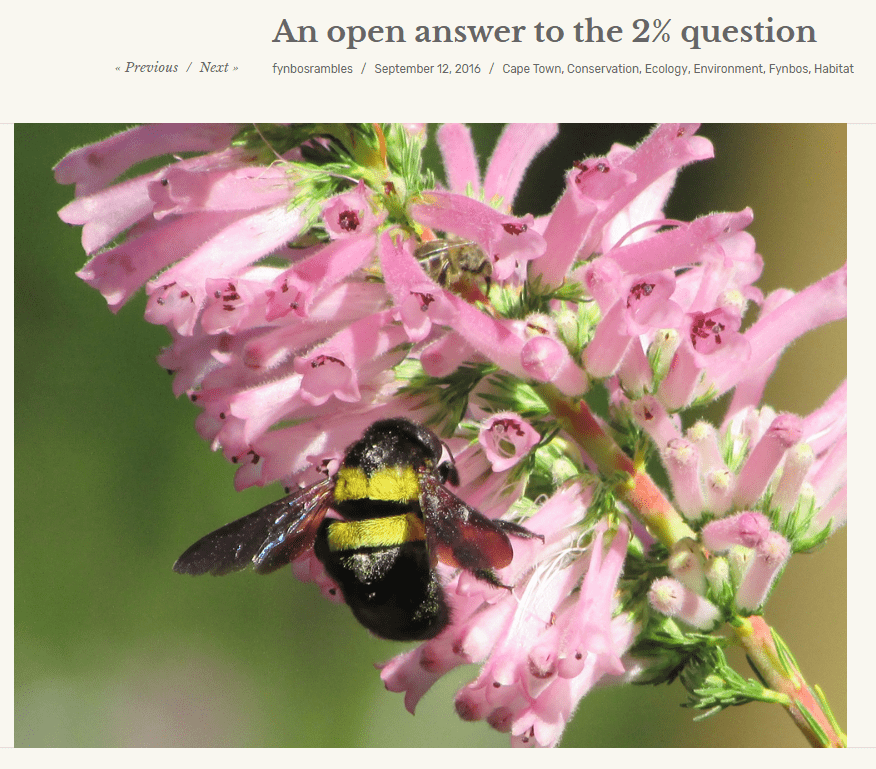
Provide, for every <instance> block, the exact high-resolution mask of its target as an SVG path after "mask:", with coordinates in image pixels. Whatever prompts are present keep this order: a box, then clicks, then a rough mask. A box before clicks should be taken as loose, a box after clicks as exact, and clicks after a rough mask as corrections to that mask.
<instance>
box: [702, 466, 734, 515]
mask: <svg viewBox="0 0 876 769" xmlns="http://www.w3.org/2000/svg"><path fill="white" fill-rule="evenodd" d="M705 480H706V482H705V506H706V510H707V511H709V512H711V513H714V514H715V515H725V514H726V513H727V512H728V511H729V510H730V508H731V507H732V506H733V494H734V493H735V492H736V476H735V475H733V473H731V472H730V471H729V470H727V469H721V468H719V469H716V470H710V471H708V472H707V473H706V476H705Z"/></svg>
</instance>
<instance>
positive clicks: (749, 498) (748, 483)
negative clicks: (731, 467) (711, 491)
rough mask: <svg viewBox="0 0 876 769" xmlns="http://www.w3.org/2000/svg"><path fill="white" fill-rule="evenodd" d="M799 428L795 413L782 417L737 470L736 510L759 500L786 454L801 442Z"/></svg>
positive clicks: (800, 425)
mask: <svg viewBox="0 0 876 769" xmlns="http://www.w3.org/2000/svg"><path fill="white" fill-rule="evenodd" d="M802 427H803V423H802V420H801V419H800V417H798V416H796V415H794V414H782V415H781V416H778V417H776V418H775V420H773V423H772V424H771V425H770V427H769V429H768V430H767V431H766V433H764V435H763V437H762V438H761V439H760V440H759V441H758V443H757V445H756V446H755V447H754V448H753V449H752V450H751V452H750V453H749V455H748V459H746V461H745V464H744V465H743V466H742V469H741V470H740V471H739V482H738V484H737V487H736V498H735V503H736V506H737V507H750V506H751V505H753V504H754V503H755V502H756V501H757V500H758V499H759V498H760V496H761V494H763V493H764V491H765V490H766V487H767V484H768V483H769V481H770V478H772V476H773V473H774V472H775V471H776V468H777V467H778V466H779V462H781V460H782V458H783V457H784V456H785V452H786V451H787V450H788V449H789V448H790V447H791V446H793V445H794V444H795V443H797V442H798V441H799V440H800V436H801V434H802Z"/></svg>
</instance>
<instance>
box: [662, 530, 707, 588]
mask: <svg viewBox="0 0 876 769" xmlns="http://www.w3.org/2000/svg"><path fill="white" fill-rule="evenodd" d="M667 567H668V568H669V573H670V574H671V575H672V576H673V577H675V578H676V579H677V580H678V581H679V582H681V583H682V584H683V585H684V586H685V587H687V588H688V589H689V590H693V592H694V593H699V594H700V595H704V594H705V592H706V588H707V581H706V570H705V564H704V562H703V555H702V551H701V549H700V548H699V547H698V546H697V545H696V543H695V542H694V541H693V540H690V539H683V540H681V541H680V542H679V543H678V544H677V545H676V546H675V547H674V548H672V553H671V554H670V557H669V561H668V563H667Z"/></svg>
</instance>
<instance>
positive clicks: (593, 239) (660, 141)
mask: <svg viewBox="0 0 876 769" xmlns="http://www.w3.org/2000/svg"><path fill="white" fill-rule="evenodd" d="M698 127H699V126H698V125H694V124H671V125H669V124H668V125H663V126H660V127H659V128H658V129H656V130H655V131H654V132H653V133H652V134H651V135H650V136H649V137H648V138H647V139H645V141H643V142H642V143H641V144H640V145H639V146H638V147H637V148H636V149H635V150H629V149H627V148H622V147H617V146H616V147H615V148H613V149H612V152H611V153H609V155H608V156H607V157H606V158H596V159H594V160H589V161H587V162H586V163H582V164H580V166H579V168H578V171H577V172H572V173H571V174H570V175H569V181H568V184H567V188H566V193H565V195H564V196H563V198H562V199H561V202H560V206H562V214H563V218H564V219H566V220H567V221H574V223H575V226H576V227H575V230H574V231H575V232H576V233H580V232H581V231H582V230H584V234H583V235H578V236H577V237H576V238H575V240H576V241H577V243H576V244H575V246H574V248H573V247H567V248H558V249H553V248H552V249H551V251H550V252H548V254H547V258H544V259H542V260H540V261H539V262H537V263H536V264H535V265H533V268H532V269H531V270H530V276H531V277H533V278H534V277H540V278H541V279H542V281H543V282H544V283H545V284H547V285H550V286H556V285H559V284H560V283H562V281H563V278H564V276H565V274H566V272H567V271H568V269H569V266H570V265H571V261H572V259H574V257H575V255H576V254H577V253H578V252H579V251H583V252H584V253H585V254H586V253H591V252H593V251H595V250H596V248H597V247H598V246H599V245H600V243H601V241H602V234H603V229H604V228H605V227H607V226H608V225H609V224H610V222H611V220H612V219H613V218H614V217H615V216H617V215H618V214H620V213H621V212H622V211H623V210H624V209H625V208H626V207H627V206H629V205H630V204H631V203H632V202H633V201H634V200H635V199H636V198H637V197H638V196H639V195H641V194H642V193H644V192H645V190H646V189H647V188H648V187H649V186H650V185H652V184H653V183H654V182H656V181H657V180H658V179H660V177H662V176H663V175H664V174H668V173H670V172H674V171H675V170H676V169H678V168H680V167H681V166H683V165H686V164H687V163H689V162H692V161H694V160H702V159H705V158H709V157H712V155H713V154H714V153H713V149H712V144H711V142H709V141H708V139H703V138H702V137H698V136H695V135H694V134H695V132H696V130H697V128H698ZM667 191H668V190H667ZM567 196H575V197H577V198H579V200H578V201H576V202H575V203H574V205H570V204H568V203H567V202H566V201H565V198H566V197H567ZM557 210H560V207H559V206H558V209H557ZM573 212H574V213H573ZM649 213H650V212H649ZM653 218H655V217H654V216H648V219H653ZM638 223H639V222H631V223H630V224H632V226H635V225H636V224H638ZM585 228H586V229H585ZM546 232H550V234H551V236H552V237H551V240H552V246H553V240H554V239H556V237H557V236H558V235H559V233H558V232H557V231H555V230H552V229H551V228H550V226H549V227H548V229H547V230H546Z"/></svg>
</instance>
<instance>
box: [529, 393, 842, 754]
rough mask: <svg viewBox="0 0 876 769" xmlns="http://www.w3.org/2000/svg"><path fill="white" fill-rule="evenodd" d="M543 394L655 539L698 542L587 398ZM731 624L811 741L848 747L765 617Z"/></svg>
mask: <svg viewBox="0 0 876 769" xmlns="http://www.w3.org/2000/svg"><path fill="white" fill-rule="evenodd" d="M538 391H539V394H540V395H541V397H542V398H544V400H545V402H546V403H547V404H548V406H549V407H550V409H551V411H552V412H553V413H554V415H555V416H556V417H557V419H558V420H559V421H560V423H561V424H562V426H563V429H564V430H566V432H567V433H568V434H569V435H570V436H571V437H572V439H573V440H574V441H575V442H576V443H577V444H578V445H579V446H580V447H581V448H582V449H583V450H584V451H585V452H586V454H587V455H588V456H589V457H590V459H591V460H592V461H593V462H594V463H595V464H596V466H597V468H598V469H599V471H600V473H601V474H602V475H603V476H604V477H605V478H610V477H611V476H612V475H615V474H617V473H618V472H620V473H622V474H623V475H624V477H625V480H623V481H622V482H620V483H619V484H618V485H617V487H616V488H615V489H614V491H615V493H616V494H617V495H618V497H619V498H620V499H621V500H623V502H625V503H626V504H627V506H628V507H629V508H630V510H631V511H632V512H633V513H634V514H635V515H636V516H637V517H638V518H639V520H641V521H642V523H644V524H645V526H647V528H648V530H649V531H650V532H651V534H652V535H653V536H654V537H656V538H657V539H658V540H660V542H662V543H663V544H664V545H666V547H668V548H670V549H671V548H672V547H673V545H675V544H676V543H678V542H679V541H680V540H682V539H684V538H688V537H689V538H691V539H697V535H696V534H695V533H694V531H693V530H692V529H691V528H690V527H689V526H688V525H687V523H686V522H685V520H684V518H682V516H681V515H680V514H679V513H678V511H677V510H676V509H675V508H674V507H673V506H672V504H671V503H670V502H669V500H668V499H667V498H666V497H665V496H664V494H663V492H661V491H660V489H659V488H657V486H656V485H655V483H654V481H652V480H651V478H650V476H648V474H647V473H644V472H642V471H640V470H639V469H637V468H636V466H635V464H634V463H633V461H632V460H631V459H630V458H629V457H628V456H627V455H626V454H624V452H623V451H622V450H621V448H620V447H619V446H618V445H617V443H615V441H614V440H613V439H612V438H611V436H609V435H608V433H607V432H606V431H605V429H604V428H603V427H602V425H601V424H600V423H599V420H598V419H597V417H596V416H595V415H594V414H593V412H592V411H591V410H590V407H589V406H588V405H587V404H586V403H585V402H584V401H583V400H579V401H577V402H576V403H570V402H569V401H568V400H567V399H566V398H565V397H564V396H563V395H562V394H561V393H560V392H559V391H558V390H556V388H554V387H553V386H552V385H541V386H539V388H538ZM730 624H731V626H732V627H733V630H734V632H735V634H736V637H737V639H738V641H739V643H740V644H741V645H742V646H743V648H744V649H745V651H746V653H747V655H748V659H749V661H750V663H751V665H752V667H753V668H754V670H755V671H756V672H757V673H758V675H759V676H760V677H761V679H762V680H763V682H764V684H765V685H766V686H768V687H769V688H770V689H772V690H773V691H775V692H778V693H779V694H782V695H785V697H787V700H785V699H784V698H783V699H782V704H783V707H784V708H785V709H786V710H787V711H788V714H789V715H790V716H791V718H792V719H793V720H794V723H795V724H797V727H798V728H799V729H800V731H802V732H803V734H804V735H805V736H806V739H807V740H809V743H810V744H811V745H812V746H813V747H834V748H836V747H845V746H846V736H845V734H843V732H842V731H841V730H840V728H839V726H838V725H837V723H836V721H835V720H834V718H833V715H832V714H831V712H830V708H829V707H828V706H827V701H826V700H825V699H824V697H823V696H816V695H815V694H813V693H812V690H811V689H810V688H809V687H808V686H807V685H806V682H805V681H804V679H803V675H802V674H801V673H800V669H799V667H798V666H797V663H796V662H795V661H794V658H793V656H792V655H791V653H790V650H789V649H788V648H787V646H786V645H785V643H784V642H783V641H782V640H781V638H779V637H778V635H776V634H775V633H774V632H773V630H772V629H771V628H770V627H769V625H767V623H766V622H765V621H764V619H763V617H759V616H752V617H739V616H737V617H735V618H734V619H733V621H732V622H731V623H730Z"/></svg>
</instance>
